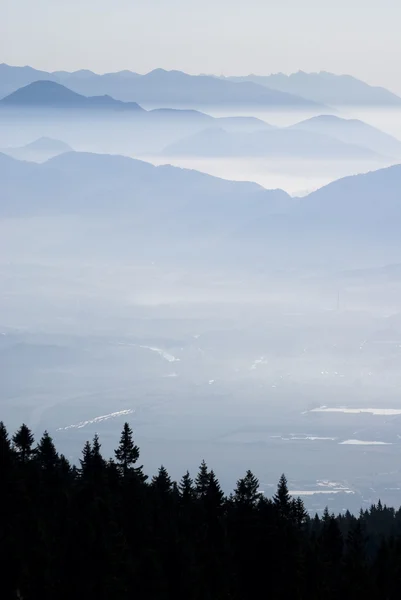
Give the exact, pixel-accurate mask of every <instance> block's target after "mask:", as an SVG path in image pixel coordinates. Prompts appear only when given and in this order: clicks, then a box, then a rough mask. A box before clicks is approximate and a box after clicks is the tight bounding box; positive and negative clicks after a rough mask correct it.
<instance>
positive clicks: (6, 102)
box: [0, 80, 143, 111]
mask: <svg viewBox="0 0 401 600" xmlns="http://www.w3.org/2000/svg"><path fill="white" fill-rule="evenodd" d="M0 106H2V107H9V108H10V107H14V108H27V107H29V108H40V107H46V108H69V109H72V108H77V109H113V110H135V111H141V110H143V109H142V108H141V107H140V106H139V105H138V104H137V103H136V102H121V101H120V100H115V99H114V98H111V96H90V97H87V96H83V95H81V94H77V93H76V92H73V91H72V90H70V89H68V88H67V87H65V86H64V85H61V84H60V83H56V82H54V81H47V80H39V81H34V82H32V83H29V84H28V85H26V86H25V87H22V88H19V89H18V90H16V91H15V92H12V93H11V94H10V95H9V96H6V97H5V98H3V99H2V100H0Z"/></svg>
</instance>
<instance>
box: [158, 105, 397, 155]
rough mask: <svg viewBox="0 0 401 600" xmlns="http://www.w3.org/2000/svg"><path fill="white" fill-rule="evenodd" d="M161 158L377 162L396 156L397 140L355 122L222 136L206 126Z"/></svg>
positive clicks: (308, 123) (315, 122)
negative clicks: (256, 157) (285, 158)
mask: <svg viewBox="0 0 401 600" xmlns="http://www.w3.org/2000/svg"><path fill="white" fill-rule="evenodd" d="M163 154H164V155H166V156H182V157H185V156H199V157H222V156H242V157H251V156H271V157H281V156H287V157H292V158H300V159H303V158H308V159H311V158H312V159H347V158H352V159H357V160H379V161H380V160H383V158H384V157H394V158H397V157H401V142H400V141H399V140H397V139H396V138H394V137H392V136H390V135H388V134H386V133H384V132H382V131H380V130H379V129H376V128H375V127H372V126H370V125H368V124H366V123H364V122H363V121H359V120H356V119H342V118H340V117H336V116H332V115H320V116H317V117H312V118H311V119H307V120H305V121H302V122H300V123H296V124H295V125H291V126H289V127H284V128H270V129H267V130H264V131H254V132H249V131H248V132H235V133H233V132H227V131H225V130H224V128H223V127H221V128H217V127H212V128H210V127H209V128H207V129H205V130H203V131H200V132H197V133H195V134H192V135H190V136H188V137H186V138H184V139H181V140H178V141H177V142H174V143H173V144H171V145H169V146H168V147H167V148H165V150H164V151H163Z"/></svg>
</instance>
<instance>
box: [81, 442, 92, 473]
mask: <svg viewBox="0 0 401 600" xmlns="http://www.w3.org/2000/svg"><path fill="white" fill-rule="evenodd" d="M79 462H80V464H81V469H80V474H81V477H82V478H83V479H86V478H87V477H88V476H89V473H90V472H91V468H92V446H91V444H90V442H89V441H86V442H85V445H84V447H83V450H82V458H80V459H79Z"/></svg>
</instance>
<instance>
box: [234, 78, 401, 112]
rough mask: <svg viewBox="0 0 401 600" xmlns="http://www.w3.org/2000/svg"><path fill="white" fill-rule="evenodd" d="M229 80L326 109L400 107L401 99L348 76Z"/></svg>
mask: <svg viewBox="0 0 401 600" xmlns="http://www.w3.org/2000/svg"><path fill="white" fill-rule="evenodd" d="M229 80H230V81H236V82H244V81H248V82H252V83H256V84H258V85H264V86H266V87H268V88H269V89H275V90H278V91H281V92H286V93H289V94H295V95H299V96H302V97H303V98H308V99H309V100H313V101H315V102H319V103H322V104H327V105H329V106H347V105H353V106H355V105H356V106H394V107H397V106H398V107H399V106H401V98H400V97H399V96H397V95H396V94H393V93H392V92H390V91H389V90H387V89H385V88H383V87H375V86H372V85H369V84H367V83H365V82H364V81H360V80H359V79H356V78H355V77H352V76H351V75H334V74H333V73H328V72H326V71H321V72H320V73H304V72H303V71H298V72H297V73H292V74H291V75H285V74H284V73H276V74H272V75H245V76H243V77H230V78H229Z"/></svg>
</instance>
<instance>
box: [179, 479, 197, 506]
mask: <svg viewBox="0 0 401 600" xmlns="http://www.w3.org/2000/svg"><path fill="white" fill-rule="evenodd" d="M178 490H179V494H180V498H181V500H182V502H183V503H184V504H190V503H192V502H193V500H194V499H195V497H196V493H195V488H194V482H193V480H192V479H191V476H190V474H189V471H187V472H186V473H185V475H183V477H182V478H181V481H180V483H179V484H178Z"/></svg>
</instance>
